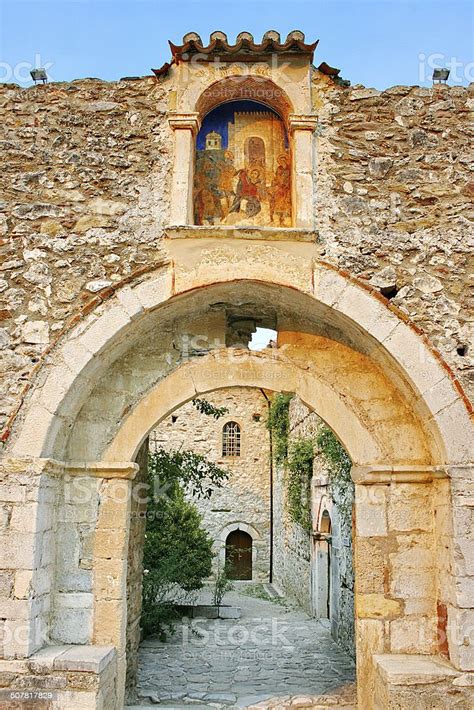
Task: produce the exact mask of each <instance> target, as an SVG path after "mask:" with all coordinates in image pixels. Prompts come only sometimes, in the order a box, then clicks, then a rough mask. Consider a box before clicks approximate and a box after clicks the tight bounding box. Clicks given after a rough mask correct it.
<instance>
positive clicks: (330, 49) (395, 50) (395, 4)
mask: <svg viewBox="0 0 474 710" xmlns="http://www.w3.org/2000/svg"><path fill="white" fill-rule="evenodd" d="M215 29H221V30H223V31H225V32H226V33H227V35H228V37H229V39H231V40H232V41H233V40H234V39H235V36H236V35H237V33H238V32H240V31H241V30H248V31H250V32H252V33H253V34H254V36H255V37H256V38H257V39H259V40H260V38H261V36H262V34H263V32H264V31H265V30H267V29H276V30H278V31H279V32H280V33H281V34H282V36H286V34H287V32H289V31H290V30H292V29H301V30H303V31H304V32H305V33H306V37H307V39H308V40H311V41H312V40H314V39H316V38H319V40H320V44H319V47H318V49H317V51H316V55H315V64H316V65H317V64H319V63H320V62H321V61H323V60H324V61H326V62H327V63H328V64H331V65H332V66H336V67H340V68H341V76H343V77H344V78H347V79H349V80H350V81H351V82H352V84H358V83H361V84H365V85H366V86H375V87H376V88H384V87H388V86H392V85H394V84H421V85H425V86H429V85H430V84H431V81H430V77H431V74H432V66H434V65H436V66H440V65H447V64H448V65H451V66H452V72H451V77H450V81H449V83H450V84H464V85H466V84H468V83H469V81H474V64H473V51H472V50H473V36H474V32H473V29H474V28H473V3H472V2H471V1H470V0H444V1H443V2H438V1H437V0H285V1H284V2H283V1H281V0H253V1H248V0H240V1H238V0H218V1H216V0H54V1H51V0H0V81H13V82H16V83H21V84H23V85H29V84H30V83H31V82H30V81H28V76H29V69H30V68H31V67H32V66H34V65H35V63H36V64H37V65H46V66H47V68H48V73H49V75H50V76H51V78H52V79H54V80H55V81H68V80H72V79H77V78H81V77H99V78H102V79H107V80H117V79H119V78H120V77H122V76H142V75H145V74H149V73H150V68H151V67H152V66H153V67H159V66H160V65H161V64H163V62H165V61H166V60H167V59H168V58H169V49H168V44H167V40H168V39H172V40H173V41H174V42H176V43H179V42H180V41H181V38H182V36H183V34H185V33H186V32H188V31H191V30H192V31H196V32H199V33H200V34H201V36H202V37H203V39H206V40H207V39H208V37H209V33H210V32H211V31H212V30H215ZM420 55H421V58H420ZM453 60H454V62H457V63H459V66H458V67H457V68H456V69H454V66H453Z"/></svg>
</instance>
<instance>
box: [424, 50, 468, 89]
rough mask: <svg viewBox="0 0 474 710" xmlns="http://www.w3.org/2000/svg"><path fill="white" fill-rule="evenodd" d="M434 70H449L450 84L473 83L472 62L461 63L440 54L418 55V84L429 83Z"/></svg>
mask: <svg viewBox="0 0 474 710" xmlns="http://www.w3.org/2000/svg"><path fill="white" fill-rule="evenodd" d="M434 69H449V82H450V84H463V83H465V82H468V83H470V82H472V81H474V61H472V62H461V61H460V60H459V59H457V57H448V56H446V54H442V53H441V52H433V53H432V54H425V53H424V52H420V53H419V54H418V80H419V82H420V84H426V83H431V82H432V80H433V71H434Z"/></svg>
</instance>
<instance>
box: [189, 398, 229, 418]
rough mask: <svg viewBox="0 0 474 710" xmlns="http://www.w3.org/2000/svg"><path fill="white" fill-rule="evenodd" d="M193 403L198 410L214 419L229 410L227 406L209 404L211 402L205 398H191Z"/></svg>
mask: <svg viewBox="0 0 474 710" xmlns="http://www.w3.org/2000/svg"><path fill="white" fill-rule="evenodd" d="M193 405H194V406H195V407H196V409H197V410H198V412H201V414H206V416H208V417H214V419H220V418H221V417H223V416H224V414H227V413H228V411H229V410H228V409H227V407H216V406H215V405H214V404H211V402H208V401H207V399H199V397H197V398H196V399H193Z"/></svg>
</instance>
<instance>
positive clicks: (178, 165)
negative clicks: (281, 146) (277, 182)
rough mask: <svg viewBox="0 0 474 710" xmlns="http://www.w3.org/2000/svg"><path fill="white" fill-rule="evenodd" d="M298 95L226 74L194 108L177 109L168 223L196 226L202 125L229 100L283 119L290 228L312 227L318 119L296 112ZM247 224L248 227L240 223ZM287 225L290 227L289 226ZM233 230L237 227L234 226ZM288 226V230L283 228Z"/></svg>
mask: <svg viewBox="0 0 474 710" xmlns="http://www.w3.org/2000/svg"><path fill="white" fill-rule="evenodd" d="M294 100H295V97H293V100H290V98H289V96H288V93H287V91H286V89H285V87H283V86H280V85H278V84H277V83H276V82H275V81H274V80H273V79H270V78H268V77H263V76H259V75H255V76H254V75H247V76H228V77H226V78H224V79H220V80H218V81H216V82H214V83H212V84H211V85H209V86H207V87H206V88H205V89H204V90H203V91H202V92H201V93H200V95H199V96H197V97H196V98H195V100H194V101H189V100H188V102H187V105H188V106H189V104H190V103H191V104H192V106H191V108H192V110H188V111H186V112H184V111H183V112H180V111H175V112H172V113H170V114H169V117H168V120H169V124H170V126H171V128H172V129H173V132H174V161H173V178H172V190H171V207H170V224H171V225H172V226H186V225H193V224H195V210H194V204H193V192H194V190H193V187H194V166H195V143H196V137H197V134H198V132H199V129H200V127H201V125H202V121H203V119H204V118H205V116H206V115H208V114H209V113H210V112H211V111H213V110H214V109H216V108H217V107H218V106H220V105H222V104H224V103H228V102H231V101H253V102H257V103H259V104H261V105H263V106H266V107H267V108H268V109H270V110H271V111H273V112H274V113H275V114H277V115H278V116H279V117H280V118H281V119H282V121H283V124H284V127H285V130H286V132H287V136H288V143H289V153H290V155H291V161H290V162H291V202H292V214H291V227H292V228H299V229H302V230H305V231H310V230H312V229H314V213H313V212H314V211H313V164H314V140H313V133H314V129H315V128H316V123H317V119H316V116H314V115H313V114H310V113H309V112H308V113H297V112H296V111H297V110H296V109H295V104H294ZM242 226H244V225H242ZM286 226H287V227H288V226H289V225H286ZM230 228H231V229H234V227H233V226H232V227H230ZM283 228H284V227H283Z"/></svg>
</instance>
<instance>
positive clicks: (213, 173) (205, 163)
mask: <svg viewBox="0 0 474 710" xmlns="http://www.w3.org/2000/svg"><path fill="white" fill-rule="evenodd" d="M218 178H219V171H218V166H217V165H216V163H215V162H214V161H213V160H212V159H211V158H209V157H208V156H204V157H203V158H202V160H201V161H200V164H199V165H198V166H197V169H196V179H195V190H194V199H195V208H196V219H197V222H198V224H205V223H206V222H207V223H209V224H214V223H215V221H216V220H220V219H221V218H222V216H223V214H222V207H221V202H220V192H219V187H218Z"/></svg>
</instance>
